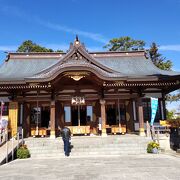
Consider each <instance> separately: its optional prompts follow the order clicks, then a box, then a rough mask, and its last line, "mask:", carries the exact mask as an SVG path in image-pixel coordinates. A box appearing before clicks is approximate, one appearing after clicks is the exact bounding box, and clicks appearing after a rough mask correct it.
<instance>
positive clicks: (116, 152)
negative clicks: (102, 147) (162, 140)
mask: <svg viewBox="0 0 180 180" xmlns="http://www.w3.org/2000/svg"><path fill="white" fill-rule="evenodd" d="M136 154H146V151H126V152H124V151H114V152H83V153H82V152H72V153H70V156H71V157H75V156H79V157H80V156H86V157H87V156H90V155H95V156H102V155H108V156H109V155H136ZM31 157H33V158H35V157H37V158H40V157H44V158H47V157H54V158H58V157H64V153H56V154H49V153H43V154H31Z"/></svg>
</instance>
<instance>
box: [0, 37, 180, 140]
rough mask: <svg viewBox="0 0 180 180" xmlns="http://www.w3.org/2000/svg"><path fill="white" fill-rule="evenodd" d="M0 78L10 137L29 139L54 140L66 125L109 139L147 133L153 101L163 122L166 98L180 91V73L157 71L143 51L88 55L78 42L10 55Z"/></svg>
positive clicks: (76, 132)
mask: <svg viewBox="0 0 180 180" xmlns="http://www.w3.org/2000/svg"><path fill="white" fill-rule="evenodd" d="M12 67H13V68H12ZM0 75H1V78H0V97H1V99H3V100H4V102H5V107H6V110H4V112H3V113H5V114H4V115H7V116H8V119H9V128H10V130H11V134H12V135H14V134H16V132H17V131H18V127H19V128H20V127H22V128H23V129H24V133H25V136H26V137H28V136H35V135H50V137H51V138H54V137H55V136H56V135H58V133H59V130H60V129H61V128H62V127H63V126H68V127H70V129H71V131H72V133H73V134H98V133H100V134H101V135H102V136H106V135H107V134H108V133H126V132H134V131H135V130H136V127H135V124H136V125H138V131H139V132H140V135H143V134H144V122H145V121H149V120H150V119H149V116H147V113H146V112H147V110H148V108H149V104H148V103H149V97H158V98H159V112H158V113H159V117H158V118H157V121H158V120H160V119H165V118H166V113H165V95H166V94H167V93H169V92H171V91H173V90H176V89H178V88H179V87H180V83H179V80H180V74H179V73H176V72H168V71H162V70H159V69H158V68H156V67H155V66H154V65H153V64H152V62H151V61H150V60H149V59H148V58H147V57H146V53H145V52H144V51H130V52H96V53H89V52H88V51H87V50H86V49H85V47H84V45H83V44H81V43H80V41H79V40H78V39H76V40H75V42H74V44H71V45H70V49H69V51H68V52H67V53H10V54H9V56H8V59H7V60H6V61H5V63H4V64H3V65H2V66H1V68H0ZM145 105H147V106H145ZM143 106H144V108H143ZM148 112H149V111H148ZM145 114H146V116H145Z"/></svg>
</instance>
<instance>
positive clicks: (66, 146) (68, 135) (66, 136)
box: [61, 126, 71, 156]
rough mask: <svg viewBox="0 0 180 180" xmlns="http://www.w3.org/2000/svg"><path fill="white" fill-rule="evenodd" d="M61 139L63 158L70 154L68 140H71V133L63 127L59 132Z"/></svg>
mask: <svg viewBox="0 0 180 180" xmlns="http://www.w3.org/2000/svg"><path fill="white" fill-rule="evenodd" d="M61 134H62V139H63V142H64V153H65V156H69V154H70V142H69V141H70V139H71V131H70V129H69V128H68V127H65V126H64V127H63V128H62V130H61Z"/></svg>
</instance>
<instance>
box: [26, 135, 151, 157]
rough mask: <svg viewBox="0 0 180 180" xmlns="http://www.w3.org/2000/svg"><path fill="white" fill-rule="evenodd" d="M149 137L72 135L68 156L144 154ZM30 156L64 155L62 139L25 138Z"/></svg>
mask: <svg viewBox="0 0 180 180" xmlns="http://www.w3.org/2000/svg"><path fill="white" fill-rule="evenodd" d="M149 141H150V139H149V138H146V137H140V136H137V135H130V134H127V135H112V136H107V137H101V136H74V137H72V138H71V144H72V145H73V148H72V150H71V153H70V156H72V157H82V156H84V157H86V156H110V155H128V154H129V155H134V154H146V147H147V143H148V142H149ZM25 144H26V145H27V146H28V148H29V150H30V153H31V157H32V158H38V157H40V158H41V157H64V151H63V141H62V139H61V137H58V138H56V139H50V138H27V139H25Z"/></svg>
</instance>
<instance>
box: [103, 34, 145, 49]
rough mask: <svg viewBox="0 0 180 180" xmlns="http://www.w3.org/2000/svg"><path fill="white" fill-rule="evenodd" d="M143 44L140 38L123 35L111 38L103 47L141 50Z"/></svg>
mask: <svg viewBox="0 0 180 180" xmlns="http://www.w3.org/2000/svg"><path fill="white" fill-rule="evenodd" d="M144 46H145V42H144V41H142V40H134V39H132V38H131V37H129V36H123V37H119V38H113V39H111V40H110V41H109V43H108V44H107V45H105V46H104V48H107V49H108V50H109V51H128V50H142V49H144Z"/></svg>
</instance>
